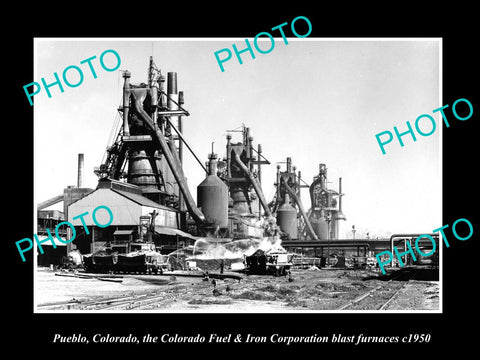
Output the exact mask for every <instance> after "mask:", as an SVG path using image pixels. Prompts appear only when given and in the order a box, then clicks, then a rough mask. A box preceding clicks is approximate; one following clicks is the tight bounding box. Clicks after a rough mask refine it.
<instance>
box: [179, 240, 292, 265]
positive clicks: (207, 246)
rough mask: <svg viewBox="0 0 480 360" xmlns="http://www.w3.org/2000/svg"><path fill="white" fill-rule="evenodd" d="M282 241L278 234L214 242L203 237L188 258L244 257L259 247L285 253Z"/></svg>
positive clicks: (196, 243) (268, 250)
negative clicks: (259, 237) (260, 237)
mask: <svg viewBox="0 0 480 360" xmlns="http://www.w3.org/2000/svg"><path fill="white" fill-rule="evenodd" d="M215 240H218V239H215ZM281 243H282V240H281V239H280V238H279V237H278V236H275V237H264V238H262V239H240V240H233V241H231V242H228V243H218V242H212V241H209V240H208V238H201V239H198V240H197V241H196V242H195V245H194V247H193V252H192V255H191V256H190V257H189V258H188V259H192V260H195V259H198V260H210V259H243V257H244V256H250V255H252V254H253V253H254V252H255V251H257V250H259V249H260V250H262V251H264V252H265V253H268V252H281V253H285V252H286V251H285V249H284V248H283V247H282V245H281Z"/></svg>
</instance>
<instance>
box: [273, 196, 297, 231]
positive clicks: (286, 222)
mask: <svg viewBox="0 0 480 360" xmlns="http://www.w3.org/2000/svg"><path fill="white" fill-rule="evenodd" d="M277 225H278V226H279V227H280V229H281V230H282V231H283V232H284V233H286V234H287V236H288V238H289V239H297V238H298V234H297V210H296V209H295V208H294V207H293V206H292V205H290V198H289V196H288V194H285V200H284V202H283V204H282V205H280V206H279V207H278V210H277Z"/></svg>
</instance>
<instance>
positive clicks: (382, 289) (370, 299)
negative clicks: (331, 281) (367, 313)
mask: <svg viewBox="0 0 480 360" xmlns="http://www.w3.org/2000/svg"><path fill="white" fill-rule="evenodd" d="M405 271H409V273H408V274H405V273H404V272H399V273H398V274H397V275H396V276H395V277H393V278H391V279H389V280H388V281H386V282H384V283H383V284H380V285H377V286H375V287H374V288H373V289H369V290H368V291H366V292H364V293H363V294H362V295H360V296H357V297H356V298H354V299H352V300H350V301H348V302H347V303H346V304H344V305H342V306H340V307H339V308H338V310H386V308H387V306H388V305H389V304H390V303H391V301H392V300H393V299H395V297H396V296H397V294H398V293H399V292H400V291H401V290H402V289H403V288H404V287H405V286H406V285H407V284H408V283H409V282H410V281H411V280H413V278H414V277H415V275H416V274H417V273H418V270H416V269H408V270H405ZM405 275H407V276H408V279H407V280H402V281H401V282H399V281H397V280H398V279H399V278H400V277H403V276H405Z"/></svg>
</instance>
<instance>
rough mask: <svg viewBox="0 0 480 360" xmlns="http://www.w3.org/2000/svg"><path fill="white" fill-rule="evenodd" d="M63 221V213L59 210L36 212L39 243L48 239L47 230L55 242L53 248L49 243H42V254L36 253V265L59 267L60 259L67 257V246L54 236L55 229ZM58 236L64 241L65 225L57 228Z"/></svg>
mask: <svg viewBox="0 0 480 360" xmlns="http://www.w3.org/2000/svg"><path fill="white" fill-rule="evenodd" d="M63 221H65V218H64V215H63V212H61V211H59V210H38V211H37V232H36V234H37V237H38V240H39V241H42V240H44V239H46V238H47V237H48V233H47V229H49V230H50V233H51V234H52V235H53V239H54V241H55V247H54V246H53V244H52V243H51V241H45V242H43V243H42V245H41V246H42V250H43V254H42V253H41V252H40V250H38V252H37V265H39V266H49V265H50V264H53V265H60V264H61V262H62V258H63V257H64V256H67V245H66V244H65V243H62V242H61V241H60V240H58V239H57V237H56V236H55V229H56V227H57V225H58V224H60V223H61V222H63ZM57 232H58V235H59V236H60V238H62V239H63V240H64V241H66V235H67V229H66V225H61V226H60V227H59V228H58V231H57Z"/></svg>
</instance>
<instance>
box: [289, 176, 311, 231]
mask: <svg viewBox="0 0 480 360" xmlns="http://www.w3.org/2000/svg"><path fill="white" fill-rule="evenodd" d="M284 184H285V188H286V189H287V191H288V193H289V194H290V196H291V197H292V198H293V200H295V202H296V203H297V205H298V209H299V210H300V214H301V215H302V217H303V219H304V220H305V224H306V225H307V231H308V234H309V235H310V237H311V238H312V239H313V240H318V237H317V234H315V231H313V228H312V224H310V220H308V216H307V213H306V212H305V209H304V208H303V204H302V200H300V198H299V197H298V196H297V195H296V194H295V192H294V191H293V190H292V188H291V187H290V186H288V184H287V182H286V181H285V182H284Z"/></svg>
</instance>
